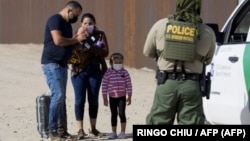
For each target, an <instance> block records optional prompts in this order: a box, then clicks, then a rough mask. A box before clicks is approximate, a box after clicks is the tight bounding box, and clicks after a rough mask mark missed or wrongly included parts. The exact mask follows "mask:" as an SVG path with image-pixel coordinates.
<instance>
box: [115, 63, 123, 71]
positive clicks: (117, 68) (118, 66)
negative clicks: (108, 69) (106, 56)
mask: <svg viewBox="0 0 250 141" xmlns="http://www.w3.org/2000/svg"><path fill="white" fill-rule="evenodd" d="M122 67H123V65H122V64H113V68H114V69H115V70H120V69H122Z"/></svg>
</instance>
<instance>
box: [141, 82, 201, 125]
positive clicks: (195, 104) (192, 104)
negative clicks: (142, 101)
mask: <svg viewBox="0 0 250 141" xmlns="http://www.w3.org/2000/svg"><path fill="white" fill-rule="evenodd" d="M175 116H177V117H176V120H177V123H178V124H179V125H192V124H204V120H205V117H204V113H203V105H202V94H201V92H200V86H199V82H198V81H192V80H185V81H182V80H171V79H168V80H167V81H166V82H165V83H164V84H161V85H159V86H158V87H157V88H156V92H155V96H154V101H153V105H152V107H151V111H150V113H149V114H148V115H147V117H146V124H150V125H151V124H152V125H161V124H174V121H175Z"/></svg>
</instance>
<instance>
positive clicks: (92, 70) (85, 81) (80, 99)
mask: <svg viewBox="0 0 250 141" xmlns="http://www.w3.org/2000/svg"><path fill="white" fill-rule="evenodd" d="M95 25H96V20H95V17H94V15H92V14H91V13H85V14H83V16H82V18H81V29H83V34H87V36H89V37H91V38H92V39H93V38H95V40H98V41H101V44H99V43H100V42H98V44H97V42H95V41H94V42H95V43H93V44H91V43H89V45H90V47H89V46H88V47H86V45H85V44H86V43H88V41H87V40H86V41H83V42H82V47H83V48H84V49H83V50H84V53H82V55H83V56H88V57H87V58H89V59H88V61H86V62H84V63H85V65H83V66H82V67H80V68H79V66H76V65H73V66H72V74H73V75H72V76H71V81H72V85H73V88H74V93H75V117H76V123H77V128H78V139H83V138H84V135H85V132H84V127H83V117H84V106H85V101H86V95H87V94H88V96H87V98H88V103H89V117H90V126H91V129H90V133H92V134H94V135H96V136H97V135H99V134H100V132H99V131H98V130H97V129H96V119H97V114H98V105H99V103H98V98H99V90H100V86H101V81H102V76H103V74H104V72H105V71H106V68H107V66H106V62H105V60H104V58H105V57H107V56H108V53H109V48H108V43H107V39H106V36H105V33H104V32H103V31H100V30H98V29H97V27H96V26H95ZM91 26H94V29H93V32H92V33H89V27H91ZM89 56H90V57H89ZM101 66H102V67H101ZM103 66H104V68H103Z"/></svg>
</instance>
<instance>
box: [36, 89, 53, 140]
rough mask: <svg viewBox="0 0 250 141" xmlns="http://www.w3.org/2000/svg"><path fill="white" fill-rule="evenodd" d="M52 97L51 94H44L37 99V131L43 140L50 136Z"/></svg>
mask: <svg viewBox="0 0 250 141" xmlns="http://www.w3.org/2000/svg"><path fill="white" fill-rule="evenodd" d="M50 99H51V96H50V94H49V93H45V94H42V95H40V96H37V97H36V117H37V130H38V132H39V134H40V135H41V138H48V136H49V127H48V125H49V105H50Z"/></svg>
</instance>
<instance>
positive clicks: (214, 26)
mask: <svg viewBox="0 0 250 141" xmlns="http://www.w3.org/2000/svg"><path fill="white" fill-rule="evenodd" d="M207 25H208V26H209V27H211V28H212V29H213V30H214V33H215V36H216V42H217V43H218V44H222V43H223V38H224V33H223V32H220V31H219V26H218V24H215V23H207Z"/></svg>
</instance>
